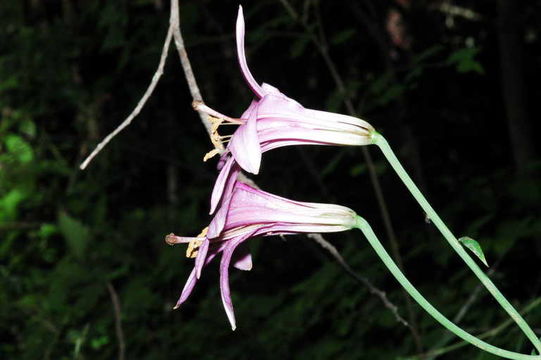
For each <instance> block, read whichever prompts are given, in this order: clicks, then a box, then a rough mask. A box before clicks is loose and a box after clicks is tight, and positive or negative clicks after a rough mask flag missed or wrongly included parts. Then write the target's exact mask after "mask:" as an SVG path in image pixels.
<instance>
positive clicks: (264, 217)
mask: <svg viewBox="0 0 541 360" xmlns="http://www.w3.org/2000/svg"><path fill="white" fill-rule="evenodd" d="M355 226H356V214H355V212H354V211H353V210H351V209H349V208H347V207H344V206H339V205H333V204H319V203H308V202H299V201H293V200H289V199H286V198H283V197H279V196H276V195H273V194H270V193H267V192H264V191H261V190H258V189H255V188H253V187H251V186H249V185H247V184H245V183H242V182H240V181H234V182H233V183H232V185H231V186H229V187H228V190H227V191H226V192H225V195H224V200H223V201H222V203H221V206H220V208H219V209H218V211H217V212H216V215H215V216H214V218H213V219H212V221H211V223H210V224H209V226H208V227H207V228H205V230H203V232H202V233H201V234H200V235H198V236H197V237H181V236H176V235H174V234H169V235H167V236H166V238H165V241H166V242H167V243H168V244H170V245H174V244H188V249H187V252H186V256H187V257H191V258H195V265H194V268H193V270H192V272H191V274H190V276H189V277H188V280H187V281H186V284H185V286H184V289H183V290H182V293H181V295H180V298H179V299H178V301H177V304H176V305H175V309H176V308H178V307H179V306H180V305H181V304H182V303H183V302H185V301H186V299H187V298H188V297H189V295H190V294H191V293H192V291H193V289H194V287H195V284H196V283H197V280H198V279H199V278H200V277H201V271H202V269H203V267H204V266H205V265H207V264H208V263H210V262H211V261H212V260H213V259H214V258H215V257H216V256H217V255H219V254H222V255H221V261H220V290H221V297H222V302H223V305H224V308H225V312H226V314H227V317H228V319H229V321H230V323H231V327H232V329H233V330H235V328H236V323H235V315H234V312H233V303H232V301H231V294H230V290H229V265H230V264H231V262H232V261H233V266H234V267H236V268H238V269H241V270H250V269H251V268H252V259H251V255H250V253H249V252H248V251H247V248H245V247H244V248H243V247H241V248H239V251H237V252H235V250H236V249H237V247H239V245H241V244H242V243H243V242H244V241H246V240H247V239H249V238H251V237H254V236H258V235H263V236H270V235H290V234H299V233H312V232H316V233H325V232H338V231H345V230H350V229H351V228H353V227H355ZM233 255H235V258H233Z"/></svg>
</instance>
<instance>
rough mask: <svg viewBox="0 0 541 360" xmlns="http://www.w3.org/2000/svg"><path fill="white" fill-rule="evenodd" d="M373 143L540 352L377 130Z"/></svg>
mask: <svg viewBox="0 0 541 360" xmlns="http://www.w3.org/2000/svg"><path fill="white" fill-rule="evenodd" d="M372 139H373V144H375V145H377V146H379V148H380V149H381V151H382V152H383V154H384V155H385V157H386V158H387V160H388V161H389V163H390V164H391V166H392V167H393V169H394V170H395V171H396V173H397V174H398V176H399V177H400V179H401V180H402V182H403V183H404V184H405V185H406V187H407V188H408V190H409V191H410V192H411V194H412V195H413V197H414V198H415V200H417V202H418V203H419V205H421V207H422V208H423V210H424V211H425V213H426V215H427V217H428V218H429V219H430V220H431V221H432V222H433V223H434V225H436V227H437V228H438V230H439V231H440V232H441V234H442V235H443V236H444V237H445V239H446V240H447V241H448V242H449V244H450V245H451V247H452V248H453V249H454V250H455V251H456V252H457V253H458V255H459V256H460V257H461V258H462V260H464V262H465V263H466V265H468V267H469V268H470V269H471V270H472V271H473V273H474V274H475V275H476V276H477V277H478V278H479V280H481V283H483V285H484V286H485V287H486V288H487V290H488V291H489V292H490V293H491V294H492V296H494V298H495V299H496V300H497V301H498V303H499V304H500V305H501V306H502V307H503V308H504V309H505V311H507V313H508V314H509V316H511V318H512V319H513V320H514V321H515V322H516V323H517V325H518V326H519V327H520V329H521V330H522V331H523V332H524V334H526V336H527V337H528V339H530V341H531V342H532V343H533V345H534V346H535V348H536V349H537V351H538V352H539V353H541V341H540V340H539V339H538V338H537V336H536V335H535V333H534V331H533V330H532V328H531V327H530V326H529V325H528V324H527V323H526V321H525V320H524V318H523V317H522V316H521V315H520V314H519V313H518V311H517V310H516V309H515V308H514V307H513V305H511V303H509V301H508V300H507V299H506V298H505V296H503V294H502V293H501V292H500V291H499V290H498V288H497V287H496V285H494V283H493V282H492V281H491V280H490V279H489V278H488V276H486V275H485V273H484V272H483V271H482V270H481V269H480V268H479V266H477V264H476V263H475V261H474V260H473V259H472V258H471V257H470V255H469V254H468V253H467V252H466V251H465V250H464V248H463V247H462V245H461V244H460V243H459V242H458V240H457V239H456V237H455V236H454V235H453V233H452V232H451V231H450V230H449V228H448V227H447V226H446V225H445V223H444V222H443V221H442V220H441V218H440V217H439V216H438V214H437V213H436V211H434V209H433V208H432V206H430V204H429V203H428V201H427V200H426V198H425V197H424V196H423V194H422V193H421V191H420V190H419V188H418V187H417V186H416V185H415V183H414V182H413V180H412V179H411V178H410V177H409V175H408V173H407V172H406V170H404V168H403V167H402V165H401V164H400V161H399V160H398V158H397V157H396V155H395V154H394V152H393V150H392V149H391V147H390V146H389V144H388V143H387V140H385V138H384V137H383V136H382V135H381V134H378V133H377V132H374V133H373V134H372Z"/></svg>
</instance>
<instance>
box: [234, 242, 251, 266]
mask: <svg viewBox="0 0 541 360" xmlns="http://www.w3.org/2000/svg"><path fill="white" fill-rule="evenodd" d="M233 267H235V268H237V269H239V270H242V271H250V270H252V267H253V263H252V254H250V249H249V248H248V245H247V244H242V245H241V246H240V247H239V249H238V250H237V252H236V254H235V262H234V263H233Z"/></svg>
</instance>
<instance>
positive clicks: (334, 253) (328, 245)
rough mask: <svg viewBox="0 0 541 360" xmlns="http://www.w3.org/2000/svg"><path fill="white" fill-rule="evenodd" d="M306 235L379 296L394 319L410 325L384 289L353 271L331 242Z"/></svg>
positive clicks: (313, 235) (315, 235)
mask: <svg viewBox="0 0 541 360" xmlns="http://www.w3.org/2000/svg"><path fill="white" fill-rule="evenodd" d="M307 237H308V238H310V239H312V240H314V241H315V242H316V243H318V244H319V245H320V246H321V247H322V248H323V249H325V250H327V251H328V252H329V254H330V255H331V256H332V257H333V258H334V259H335V260H336V262H337V263H338V264H339V265H340V266H341V267H342V269H344V271H346V272H347V273H348V274H349V275H350V276H351V277H352V278H354V279H355V280H356V281H357V282H359V283H361V284H363V285H364V286H365V287H366V288H368V291H369V292H370V293H371V294H373V295H375V296H377V297H379V298H380V300H381V302H383V305H385V307H386V308H387V309H389V310H390V311H391V312H392V313H393V315H394V317H395V319H396V321H398V322H400V323H402V324H403V325H404V326H407V327H411V326H410V324H409V323H408V322H407V321H406V320H404V318H403V317H402V316H400V314H399V313H398V307H397V306H396V305H395V304H393V303H392V302H391V301H389V299H388V298H387V294H386V293H385V291H383V290H380V289H378V288H377V287H375V286H374V285H373V284H372V283H371V282H370V280H368V279H367V278H366V277H364V276H361V275H359V274H357V273H356V272H355V271H353V269H352V268H351V266H349V264H348V263H347V262H346V260H344V258H343V257H342V255H341V254H340V252H338V250H337V249H336V247H335V246H334V245H333V244H331V243H330V242H328V241H327V240H325V238H324V237H323V236H321V234H308V235H307Z"/></svg>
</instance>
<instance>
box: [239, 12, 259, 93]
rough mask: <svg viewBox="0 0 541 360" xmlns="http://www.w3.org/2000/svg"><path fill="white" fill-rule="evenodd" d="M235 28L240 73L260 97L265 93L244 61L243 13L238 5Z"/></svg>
mask: <svg viewBox="0 0 541 360" xmlns="http://www.w3.org/2000/svg"><path fill="white" fill-rule="evenodd" d="M236 30H237V55H238V58H239V64H240V68H241V70H242V75H243V76H244V79H246V82H247V83H248V86H250V88H251V89H252V91H253V92H254V94H255V95H256V96H257V97H259V98H261V97H263V96H264V95H265V93H264V91H263V89H261V86H259V84H258V83H257V81H255V79H254V77H253V76H252V73H251V72H250V69H248V64H247V63H246V54H245V52H244V15H243V13H242V6H239V13H238V16H237V26H236Z"/></svg>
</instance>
